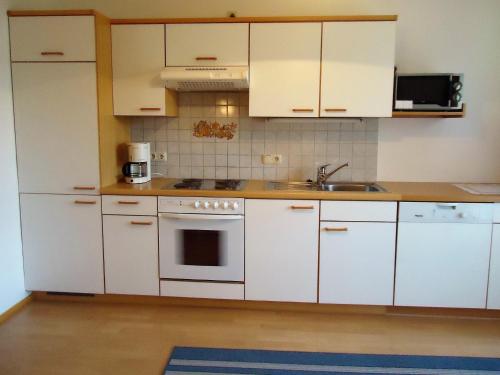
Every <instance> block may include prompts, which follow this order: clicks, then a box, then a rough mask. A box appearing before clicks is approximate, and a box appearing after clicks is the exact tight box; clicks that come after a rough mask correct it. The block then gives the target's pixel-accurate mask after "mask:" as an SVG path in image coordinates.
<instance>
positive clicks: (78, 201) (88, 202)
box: [75, 200, 97, 204]
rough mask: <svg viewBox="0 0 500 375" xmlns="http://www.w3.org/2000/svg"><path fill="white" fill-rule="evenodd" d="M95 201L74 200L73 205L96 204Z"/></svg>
mask: <svg viewBox="0 0 500 375" xmlns="http://www.w3.org/2000/svg"><path fill="white" fill-rule="evenodd" d="M96 203H97V202H96V201H81V200H76V201H75V204H96Z"/></svg>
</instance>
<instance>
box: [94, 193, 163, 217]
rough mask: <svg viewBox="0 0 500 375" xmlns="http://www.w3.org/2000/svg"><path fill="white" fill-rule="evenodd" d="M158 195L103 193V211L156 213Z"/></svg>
mask: <svg viewBox="0 0 500 375" xmlns="http://www.w3.org/2000/svg"><path fill="white" fill-rule="evenodd" d="M156 201H157V198H156V197H137V196H133V195H103V196H102V213H103V214H108V215H156V214H157V212H158V210H157V203H156Z"/></svg>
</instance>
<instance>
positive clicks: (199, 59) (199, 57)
mask: <svg viewBox="0 0 500 375" xmlns="http://www.w3.org/2000/svg"><path fill="white" fill-rule="evenodd" d="M216 60H217V57H215V56H198V57H196V61H216Z"/></svg>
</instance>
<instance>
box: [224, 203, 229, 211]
mask: <svg viewBox="0 0 500 375" xmlns="http://www.w3.org/2000/svg"><path fill="white" fill-rule="evenodd" d="M222 207H223V208H224V209H225V210H227V209H228V208H229V203H228V202H227V201H225V202H224V203H222Z"/></svg>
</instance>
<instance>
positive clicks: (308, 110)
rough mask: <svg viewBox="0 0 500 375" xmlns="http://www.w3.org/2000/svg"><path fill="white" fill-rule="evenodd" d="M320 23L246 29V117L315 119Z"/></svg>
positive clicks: (255, 26) (270, 25)
mask: <svg viewBox="0 0 500 375" xmlns="http://www.w3.org/2000/svg"><path fill="white" fill-rule="evenodd" d="M320 59H321V23H319V22H317V23H307V22H304V23H257V24H251V26H250V104H249V106H250V107H249V112H250V116H270V117H318V107H319V81H320Z"/></svg>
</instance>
